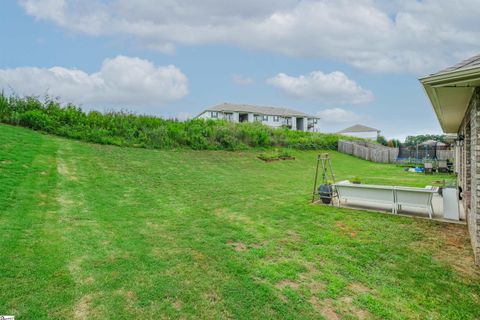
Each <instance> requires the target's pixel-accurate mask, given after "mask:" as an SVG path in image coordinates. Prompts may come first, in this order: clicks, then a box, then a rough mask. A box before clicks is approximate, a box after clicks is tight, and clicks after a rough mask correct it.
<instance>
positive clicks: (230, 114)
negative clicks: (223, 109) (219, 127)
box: [225, 113, 233, 121]
mask: <svg viewBox="0 0 480 320" xmlns="http://www.w3.org/2000/svg"><path fill="white" fill-rule="evenodd" d="M225 119H227V120H228V121H233V113H226V114H225Z"/></svg>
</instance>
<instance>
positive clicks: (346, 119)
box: [317, 108, 362, 124]
mask: <svg viewBox="0 0 480 320" xmlns="http://www.w3.org/2000/svg"><path fill="white" fill-rule="evenodd" d="M317 116H318V117H320V121H322V122H325V123H328V124H342V123H352V124H353V123H354V122H357V121H359V120H361V119H362V117H361V116H360V115H358V114H356V113H355V112H352V111H349V110H345V109H341V108H331V109H325V110H322V111H319V112H317Z"/></svg>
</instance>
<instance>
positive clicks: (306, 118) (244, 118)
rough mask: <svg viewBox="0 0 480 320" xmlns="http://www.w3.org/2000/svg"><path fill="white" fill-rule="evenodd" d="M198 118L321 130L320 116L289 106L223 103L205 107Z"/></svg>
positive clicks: (293, 128)
mask: <svg viewBox="0 0 480 320" xmlns="http://www.w3.org/2000/svg"><path fill="white" fill-rule="evenodd" d="M196 118H200V119H222V120H227V121H232V122H256V121H258V122H261V123H263V124H265V125H267V126H270V127H272V128H279V127H288V128H290V129H292V130H299V131H311V132H317V131H319V126H318V120H319V119H320V118H318V117H315V116H312V115H309V114H306V113H303V112H301V111H296V110H292V109H287V108H278V107H263V106H254V105H247V104H234V103H222V104H219V105H216V106H213V107H210V108H207V109H205V110H204V111H203V112H202V113H200V114H199V115H198V116H197V117H196Z"/></svg>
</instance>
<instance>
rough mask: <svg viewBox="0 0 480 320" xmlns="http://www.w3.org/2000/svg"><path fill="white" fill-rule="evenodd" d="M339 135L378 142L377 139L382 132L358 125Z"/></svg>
mask: <svg viewBox="0 0 480 320" xmlns="http://www.w3.org/2000/svg"><path fill="white" fill-rule="evenodd" d="M337 133H338V134H341V135H344V136H351V137H357V138H363V139H371V140H377V137H378V135H379V134H380V130H378V129H375V128H370V127H367V126H364V125H361V124H356V125H354V126H351V127H348V128H345V129H343V130H341V131H339V132H337Z"/></svg>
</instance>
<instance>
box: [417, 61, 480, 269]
mask: <svg viewBox="0 0 480 320" xmlns="http://www.w3.org/2000/svg"><path fill="white" fill-rule="evenodd" d="M420 82H421V83H422V85H423V87H424V88H425V92H426V93H427V95H428V98H429V99H430V102H431V104H432V106H433V109H434V110H435V113H436V115H437V118H438V121H439V122H440V126H441V127H442V129H443V131H444V132H445V133H454V134H456V136H457V138H456V139H455V140H456V147H455V149H456V150H455V153H456V156H455V160H456V165H455V166H456V168H455V169H456V171H457V174H458V175H457V180H458V186H459V190H460V191H461V192H462V193H461V195H462V197H461V198H462V204H463V207H464V209H465V213H466V217H467V224H468V229H469V232H470V238H471V241H472V246H473V251H474V253H475V257H476V263H477V264H479V265H480V55H477V56H474V57H472V58H470V59H468V60H465V61H462V62H460V63H459V64H456V65H454V66H452V67H449V68H447V69H444V70H441V71H439V72H437V73H434V74H431V75H429V76H427V77H424V78H421V79H420Z"/></svg>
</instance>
